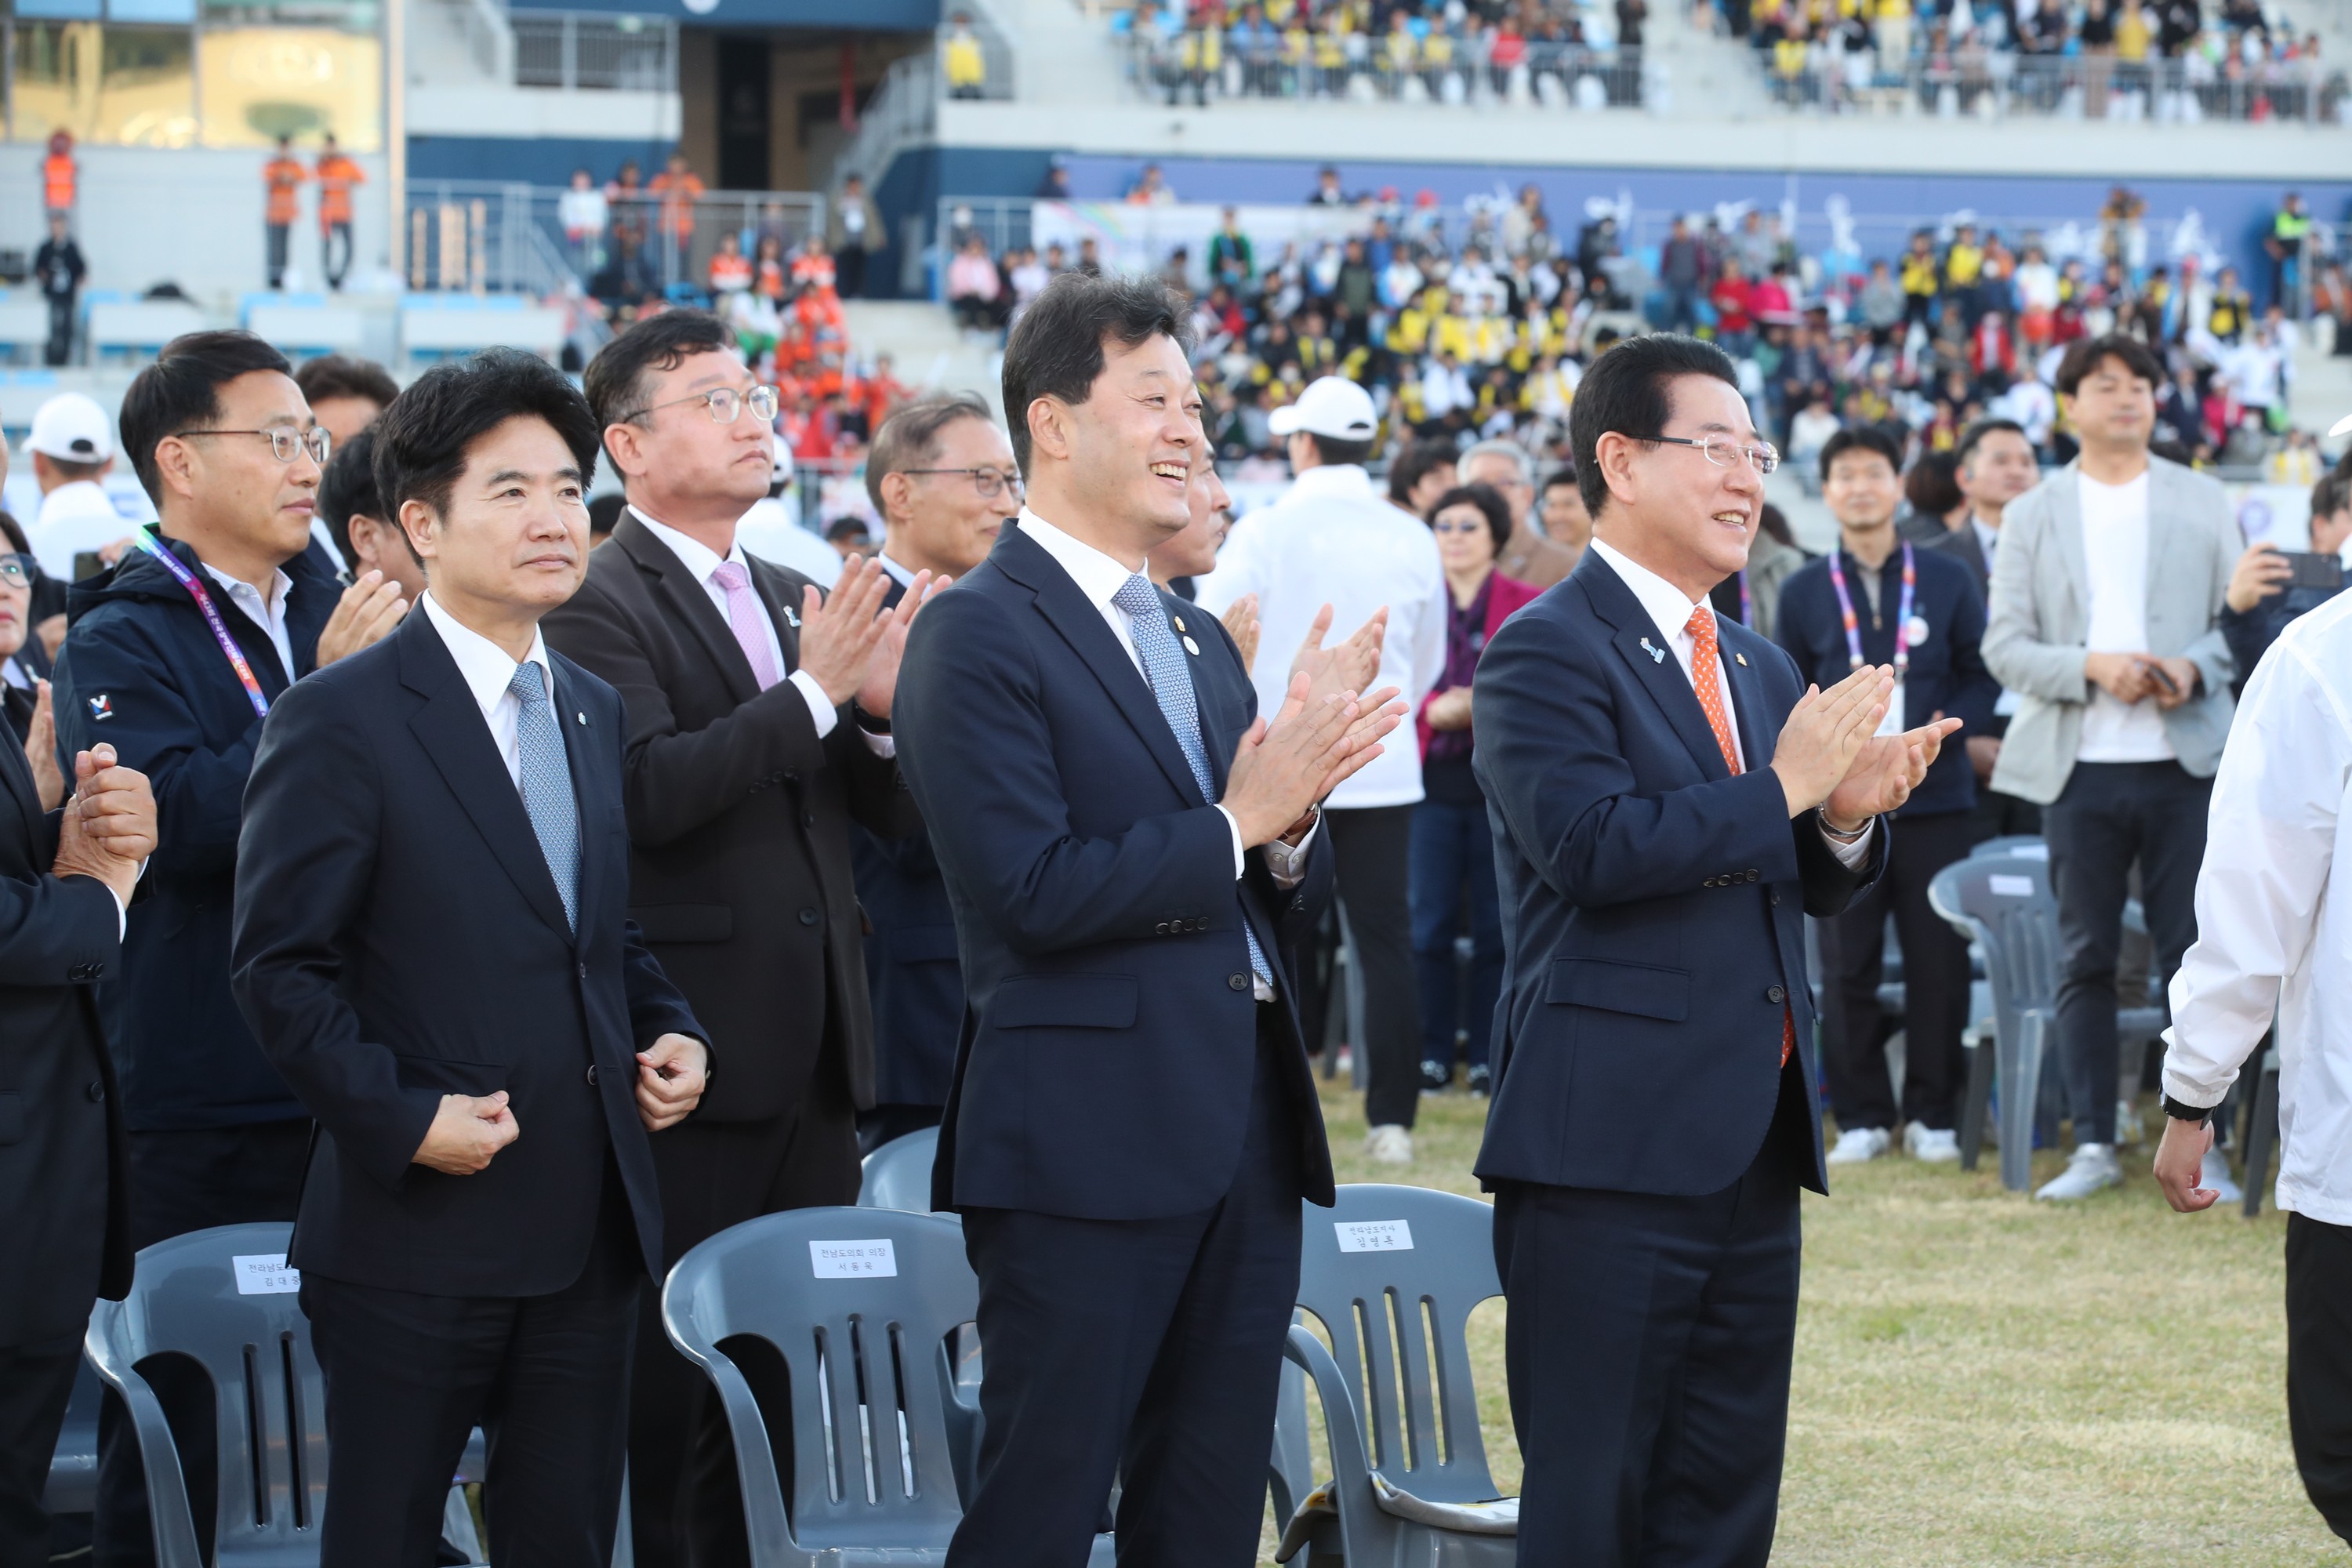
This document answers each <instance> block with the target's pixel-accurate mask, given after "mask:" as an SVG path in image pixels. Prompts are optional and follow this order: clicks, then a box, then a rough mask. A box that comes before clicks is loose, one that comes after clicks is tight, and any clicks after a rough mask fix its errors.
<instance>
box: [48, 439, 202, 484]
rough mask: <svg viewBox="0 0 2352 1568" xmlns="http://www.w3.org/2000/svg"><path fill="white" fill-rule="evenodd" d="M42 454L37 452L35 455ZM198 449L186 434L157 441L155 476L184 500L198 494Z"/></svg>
mask: <svg viewBox="0 0 2352 1568" xmlns="http://www.w3.org/2000/svg"><path fill="white" fill-rule="evenodd" d="M40 455H41V454H39V453H35V454H34V456H35V457H39V456H40ZM195 464H196V451H195V448H194V447H192V446H190V445H189V444H188V440H187V437H184V436H166V437H163V439H162V440H160V441H158V442H156V443H155V477H156V478H157V479H159V480H161V481H162V482H163V488H164V489H167V490H169V491H171V492H172V493H173V495H175V496H178V497H179V498H180V499H181V500H194V499H195V494H196V474H195Z"/></svg>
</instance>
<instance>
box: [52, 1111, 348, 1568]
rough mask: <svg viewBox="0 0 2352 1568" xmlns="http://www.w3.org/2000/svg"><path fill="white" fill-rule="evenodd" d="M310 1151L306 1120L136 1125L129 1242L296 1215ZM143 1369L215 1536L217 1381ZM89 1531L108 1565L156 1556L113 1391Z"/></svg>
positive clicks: (191, 1371) (135, 1445)
mask: <svg viewBox="0 0 2352 1568" xmlns="http://www.w3.org/2000/svg"><path fill="white" fill-rule="evenodd" d="M309 1161H310V1122H309V1121H257V1122H253V1123H251V1124H249V1125H247V1126H244V1127H208V1128H199V1129H193V1130H190V1131H174V1132H133V1133H131V1136H130V1140H129V1164H130V1170H131V1194H130V1196H131V1246H132V1247H152V1246H154V1245H155V1243H157V1242H159V1241H168V1240H170V1239H171V1238H172V1237H175V1236H185V1235H187V1234H188V1232H190V1231H192V1230H209V1229H211V1228H212V1227H213V1226H218V1225H250V1224H256V1223H259V1222H263V1221H269V1220H277V1221H283V1222H289V1223H290V1222H291V1221H292V1220H293V1218H294V1210H295V1206H296V1205H297V1204H298V1203H299V1201H300V1198H301V1194H302V1170H303V1167H304V1166H305V1165H306V1164H307V1163H309ZM142 1371H143V1372H144V1373H146V1374H147V1381H148V1382H149V1383H150V1384H152V1385H153V1386H154V1389H155V1396H156V1398H157V1399H158V1400H159V1401H160V1402H161V1403H162V1404H163V1415H164V1416H165V1418H166V1419H168V1420H169V1421H170V1423H171V1426H172V1436H173V1437H174V1438H176V1439H177V1440H178V1446H179V1450H180V1468H181V1470H182V1472H183V1473H184V1476H185V1478H186V1479H187V1483H188V1502H189V1506H190V1508H191V1509H192V1510H193V1511H194V1514H195V1522H196V1539H197V1540H199V1541H210V1540H211V1539H212V1531H213V1514H214V1510H215V1507H216V1499H217V1496H218V1493H217V1489H216V1488H215V1485H214V1477H215V1450H216V1447H217V1443H218V1437H217V1434H216V1433H215V1427H214V1424H213V1388H212V1380H211V1379H209V1378H207V1377H205V1375H204V1373H201V1372H198V1371H197V1370H196V1369H195V1367H194V1364H193V1363H188V1362H185V1361H183V1360H180V1359H178V1358H176V1357H172V1358H159V1359H158V1360H156V1361H155V1362H153V1363H151V1364H150V1365H149V1366H147V1367H145V1368H142ZM92 1538H93V1539H92V1546H93V1553H94V1556H95V1559H96V1561H97V1562H98V1563H103V1564H107V1565H109V1568H136V1565H138V1564H142V1563H152V1562H153V1561H154V1560H155V1537H154V1527H153V1525H152V1522H151V1521H150V1520H149V1517H148V1512H147V1476H146V1470H145V1468H144V1467H143V1466H142V1464H141V1462H140V1458H139V1439H138V1438H137V1436H134V1435H133V1434H132V1432H131V1417H130V1415H129V1413H128V1412H127V1411H125V1410H124V1409H123V1407H122V1402H121V1400H120V1399H117V1398H116V1397H115V1396H114V1395H113V1394H111V1393H110V1394H107V1396H106V1401H105V1403H104V1404H102V1405H100V1406H99V1410H98V1517H97V1519H96V1520H95V1521H93V1524H92Z"/></svg>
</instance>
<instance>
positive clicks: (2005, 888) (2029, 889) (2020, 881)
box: [1985, 871, 2033, 899]
mask: <svg viewBox="0 0 2352 1568" xmlns="http://www.w3.org/2000/svg"><path fill="white" fill-rule="evenodd" d="M1985 885H1986V886H1987V887H1989V888H1990V889H1992V896H1993V897H1994V898H1996V899H2030V898H2032V896H2033V879H2032V878H2031V877H2011V876H2005V875H2003V874H2002V873H2000V872H1999V871H1996V872H1994V873H1993V874H1992V875H1991V876H1990V877H1988V878H1986V879H1985Z"/></svg>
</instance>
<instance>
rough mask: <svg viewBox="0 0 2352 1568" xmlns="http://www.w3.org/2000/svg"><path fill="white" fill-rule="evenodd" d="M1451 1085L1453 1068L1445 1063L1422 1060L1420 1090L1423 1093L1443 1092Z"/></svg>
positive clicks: (1452, 1085) (1452, 1084) (1451, 1086)
mask: <svg viewBox="0 0 2352 1568" xmlns="http://www.w3.org/2000/svg"><path fill="white" fill-rule="evenodd" d="M1453 1087H1454V1069H1453V1068H1451V1067H1449V1066H1448V1065H1447V1064H1446V1063H1444V1062H1423V1063H1422V1064H1421V1091H1422V1092H1423V1094H1443V1093H1444V1091H1445V1090H1447V1089H1452V1088H1453Z"/></svg>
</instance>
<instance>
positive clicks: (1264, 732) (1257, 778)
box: [1218, 669, 1405, 848]
mask: <svg viewBox="0 0 2352 1568" xmlns="http://www.w3.org/2000/svg"><path fill="white" fill-rule="evenodd" d="M1313 684H1314V682H1313V679H1312V678H1311V677H1310V676H1309V675H1308V674H1307V671H1305V670H1303V669H1302V670H1298V671H1296V672H1295V673H1293V674H1292V676H1291V678H1290V692H1289V695H1288V696H1287V697H1286V698H1285V700H1284V701H1283V704H1282V711H1281V712H1279V713H1277V714H1276V715H1275V718H1274V721H1273V722H1272V723H1271V724H1269V723H1267V722H1266V721H1265V720H1264V719H1260V720H1259V721H1257V722H1255V723H1254V724H1252V725H1251V726H1250V727H1249V732H1248V733H1247V734H1245V735H1244V736H1243V737H1242V740H1241V745H1240V747H1239V748H1238V749H1237V750H1236V751H1235V752H1234V765H1233V767H1232V769H1231V770H1230V771H1229V772H1228V773H1226V775H1225V795H1224V799H1223V800H1222V801H1221V802H1219V803H1218V804H1220V805H1223V806H1224V808H1225V809H1226V810H1227V811H1229V812H1231V813H1233V816H1234V824H1235V826H1238V827H1240V829H1241V834H1242V843H1243V845H1244V847H1250V848H1255V847H1257V846H1258V845H1261V844H1270V843H1272V842H1273V841H1274V840H1275V839H1276V838H1278V837H1282V836H1283V835H1284V834H1286V833H1287V832H1289V831H1290V830H1291V828H1292V827H1293V826H1295V825H1296V824H1297V822H1298V820H1299V818H1301V817H1303V816H1306V815H1307V810H1308V808H1309V807H1311V806H1313V805H1315V803H1316V802H1318V801H1319V800H1321V799H1322V798H1323V797H1324V796H1325V795H1329V794H1330V793H1331V792H1332V791H1333V790H1334V789H1336V788H1338V787H1339V785H1340V784H1342V783H1344V782H1345V781H1346V780H1348V779H1349V778H1350V777H1352V776H1353V775H1354V774H1355V773H1356V772H1357V771H1358V770H1359V769H1360V768H1362V767H1363V766H1364V764H1365V763H1369V762H1370V761H1371V760H1372V759H1373V758H1374V757H1377V756H1379V755H1380V754H1381V744H1380V740H1381V736H1383V735H1385V734H1387V733H1388V732H1389V731H1391V730H1393V729H1395V728H1396V727H1397V725H1398V724H1399V723H1400V722H1401V721H1402V720H1403V718H1404V710H1405V705H1404V703H1403V702H1402V700H1399V699H1398V696H1397V690H1396V688H1394V687H1388V688H1386V689H1382V690H1380V691H1375V692H1373V693H1372V694H1371V695H1370V697H1367V698H1362V699H1359V698H1358V697H1357V696H1356V695H1355V694H1354V693H1353V692H1347V691H1341V692H1335V693H1333V694H1332V695H1330V696H1328V697H1326V698H1324V699H1323V700H1321V701H1319V702H1317V703H1314V704H1312V705H1310V704H1309V703H1308V701H1307V692H1308V689H1309V688H1310V687H1311V686H1312V685H1313Z"/></svg>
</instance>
